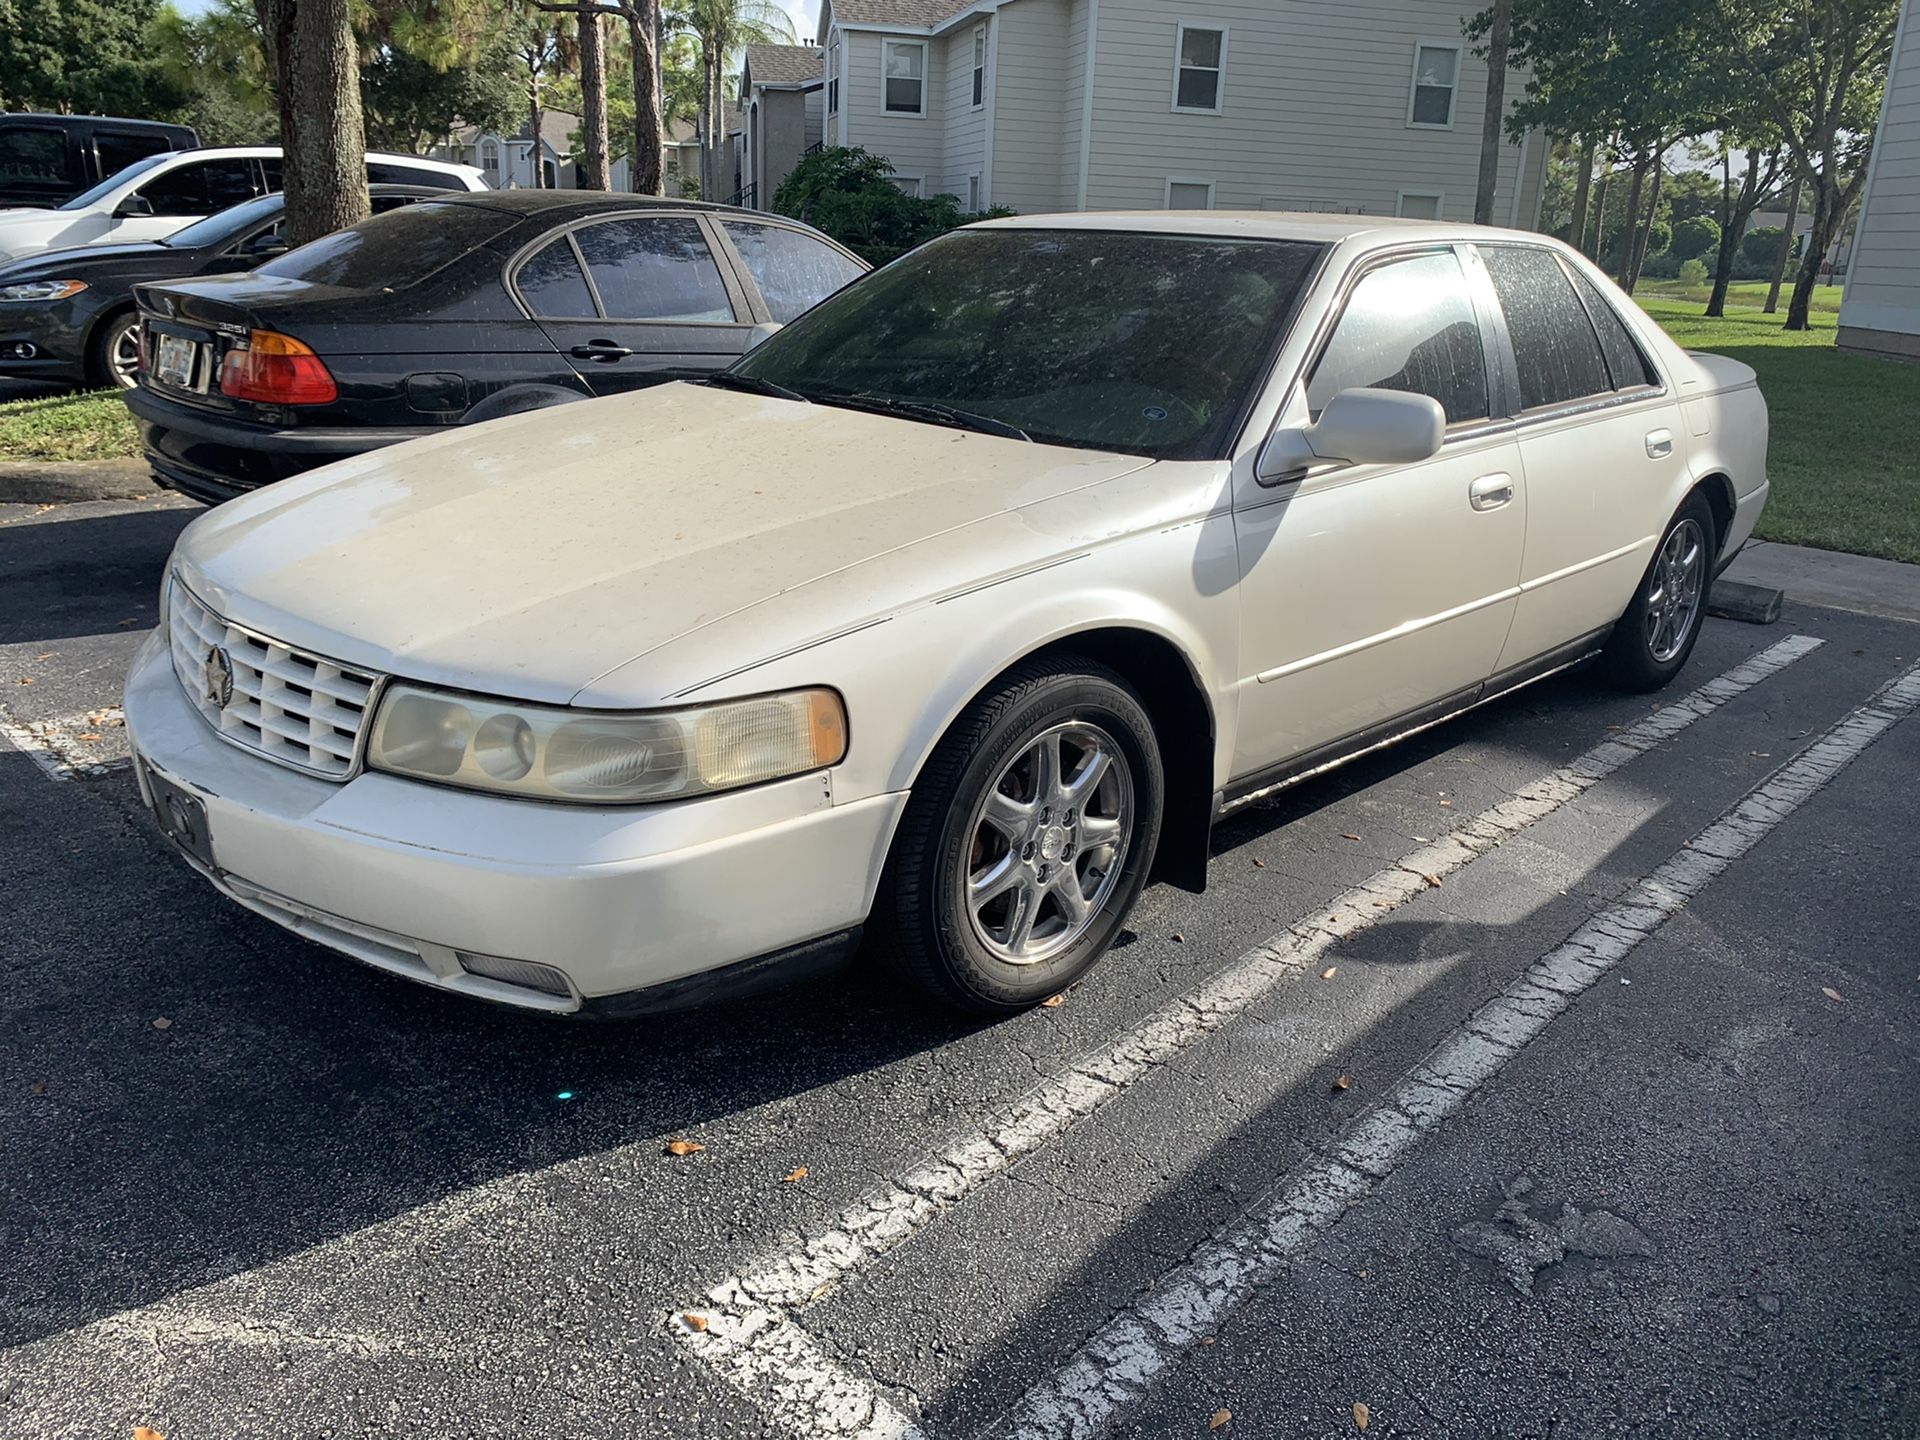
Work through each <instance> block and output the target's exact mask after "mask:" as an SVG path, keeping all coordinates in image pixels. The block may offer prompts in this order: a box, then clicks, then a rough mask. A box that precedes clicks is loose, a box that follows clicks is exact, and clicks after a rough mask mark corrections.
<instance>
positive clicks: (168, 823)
mask: <svg viewBox="0 0 1920 1440" xmlns="http://www.w3.org/2000/svg"><path fill="white" fill-rule="evenodd" d="M133 763H134V764H136V765H138V766H139V767H140V773H141V774H142V775H143V776H144V777H145V778H146V782H147V790H148V793H149V794H151V795H152V796H153V818H154V819H155V820H157V821H159V822H160V830H161V833H162V834H164V835H165V836H166V837H167V838H168V839H169V840H171V841H172V842H173V843H174V844H176V845H178V846H179V847H180V848H181V849H182V850H184V851H185V852H186V853H187V855H188V856H189V857H190V858H191V859H193V860H195V861H197V862H198V863H199V864H200V865H202V866H204V867H205V868H206V869H207V870H209V871H211V872H213V873H214V874H216V875H217V874H219V873H220V867H219V866H217V865H215V864H214V863H213V835H212V833H211V832H210V831H209V830H208V829H207V807H206V802H205V801H203V800H201V799H200V797H199V796H198V795H194V794H191V793H190V792H188V791H187V790H184V789H182V788H181V787H180V786H178V785H176V784H174V783H173V782H172V781H171V780H168V779H166V778H165V777H164V776H162V775H161V774H160V772H159V771H157V770H155V769H154V768H153V767H152V766H151V765H149V764H147V763H146V762H145V761H143V760H141V759H139V758H138V757H135V759H134V762H133Z"/></svg>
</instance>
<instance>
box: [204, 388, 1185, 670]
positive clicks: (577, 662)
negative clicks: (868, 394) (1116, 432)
mask: <svg viewBox="0 0 1920 1440" xmlns="http://www.w3.org/2000/svg"><path fill="white" fill-rule="evenodd" d="M1149 463H1151V462H1149V461H1147V460H1145V459H1142V458H1141V457H1138V456H1131V455H1112V454H1105V453H1101V452H1097V451H1085V450H1070V449H1064V448H1060V447H1056V446H1047V445H1038V444H1029V443H1026V442H1023V441H1018V440H1006V439H1000V438H998V437H995V436H988V435H980V434H976V433H973V432H970V431H961V430H952V429H947V428H945V427H941V426H936V425H930V424H922V423H919V422H915V421H910V420H901V419H895V418H892V417H887V416H880V415H872V414H865V413H860V412H855V411H849V410H845V409H837V408H832V407H829V406H824V405H806V404H800V403H797V402H792V401H782V400H773V399H764V398H761V397H759V396H755V395H748V394H742V393H739V392H734V391H723V390H718V389H712V388H708V387H705V386H698V385H687V384H672V385H665V386H661V387H659V388H656V389H652V390H647V391H643V392H641V393H639V394H635V395H628V396H620V397H614V398H610V399H606V400H598V401H588V402H582V403H579V404H574V405H563V406H558V407H555V408H553V409H549V410H541V411H535V412H533V413H532V414H527V415H519V416H514V417H511V418H509V419H505V420H499V421H495V422H492V423H491V424H487V425H481V426H476V427H474V428H472V429H466V430H456V431H450V432H448V433H447V434H446V435H442V436H435V437H433V438H430V439H427V440H422V441H416V442H413V443H411V444H408V445H403V446H399V447H396V448H393V449H388V450H381V451H375V452H372V453H370V454H368V455H364V456H360V457H358V458H356V459H353V460H348V461H344V462H342V463H340V464H337V465H333V466H329V467H327V468H326V469H323V470H317V471H314V472H311V473H310V474H308V475H305V476H301V477H299V478H297V479H294V480H289V481H282V482H280V483H279V484H277V485H274V486H272V487H271V488H269V489H266V490H263V491H261V492H259V493H258V494H255V495H251V496H247V497H245V498H243V499H240V500H236V501H233V502H230V503H229V504H226V505H223V506H221V507H220V508H218V509H217V510H214V511H211V512H209V513H208V514H207V515H206V516H204V517H202V518H201V519H200V520H198V521H196V522H195V523H194V524H193V525H192V526H190V527H189V528H188V530H187V531H186V533H185V534H184V535H183V536H182V538H181V541H180V546H179V549H178V550H177V552H176V564H177V568H178V570H179V573H180V575H181V577H182V579H183V580H185V582H186V583H187V584H189V585H190V586H191V587H192V588H193V589H194V590H195V591H196V592H197V593H198V594H199V595H200V597H201V598H202V599H203V600H205V601H206V602H207V603H208V604H210V605H212V606H213V607H214V608H215V609H216V610H219V611H220V612H221V613H223V614H225V615H226V616H227V617H228V619H230V620H231V621H233V622H234V623H236V624H238V625H241V626H243V627H245V628H249V629H253V630H257V631H259V632H261V633H262V634H265V635H268V636H271V637H273V638H275V639H279V640H282V641H285V642H287V643H290V644H293V645H296V646H299V647H302V648H306V649H309V650H312V651H315V652H317V653H320V654H322V655H326V656H329V657H331V658H333V659H336V660H340V661H344V662H346V663H348V664H353V665H360V666H365V667H368V668H371V669H375V670H378V671H381V672H384V673H388V674H394V675H402V676H406V677H409V678H412V679H416V680H421V681H426V682H430V683H438V684H446V685H452V686H457V687H460V688H464V689H471V690H478V691H487V692H492V693H496V694H504V695H509V696H515V697H520V698H525V699H529V700H545V701H550V702H554V703H565V702H566V701H568V700H570V699H572V698H573V697H574V696H575V695H577V694H578V693H579V692H580V691H581V690H582V689H583V688H585V687H586V686H588V685H589V684H590V683H592V682H593V681H594V680H595V679H597V678H598V677H600V676H602V675H605V674H607V673H608V672H609V671H612V670H614V669H616V668H618V667H621V666H623V665H626V664H629V663H630V662H632V661H634V660H636V659H638V658H640V657H641V656H644V655H646V654H648V653H649V652H651V651H653V650H656V649H658V648H659V647H661V646H663V645H667V644H669V643H670V642H673V641H675V640H681V639H685V638H686V637H689V636H691V635H693V634H694V633H695V632H697V631H699V630H701V629H702V628H703V627H707V626H710V625H713V624H714V623H715V622H716V621H719V620H722V619H725V618H727V617H730V616H739V615H740V614H741V612H743V611H746V610H748V609H751V608H752V607H756V606H758V607H761V610H760V612H758V613H760V614H761V615H763V616H764V620H763V623H761V624H757V625H754V626H750V627H742V626H741V625H739V624H735V625H732V626H728V627H726V629H727V630H728V632H730V633H733V634H736V635H737V634H739V633H740V632H741V631H742V630H743V628H746V629H750V630H752V631H753V632H755V633H754V637H753V652H752V653H751V654H747V653H745V652H744V651H743V653H742V654H741V655H740V656H732V655H717V654H716V655H711V656H709V655H702V656H701V657H700V660H701V663H702V665H703V666H704V667H705V669H706V671H707V673H712V672H713V671H715V670H718V669H724V668H725V667H726V665H727V664H728V663H735V662H737V663H740V664H747V663H750V662H751V661H753V660H755V659H758V658H761V657H764V656H765V655H767V654H769V653H773V652H776V651H778V650H779V649H780V648H781V643H780V642H781V641H782V640H783V639H790V641H791V643H795V644H797V643H804V642H805V641H806V640H808V639H811V638H817V637H816V636H813V635H810V634H795V635H793V636H791V637H787V636H785V635H784V629H785V628H787V627H797V626H799V625H801V624H803V623H804V624H805V625H808V626H817V623H818V621H817V618H816V619H810V620H808V621H805V622H799V621H786V622H784V624H783V619H782V616H783V613H798V612H802V611H806V610H808V609H809V608H810V607H806V606H801V605H799V604H797V603H790V604H788V605H784V606H783V604H782V603H781V602H782V600H783V599H788V598H789V597H792V596H793V595H794V592H796V591H798V590H800V589H801V588H802V587H805V586H808V585H811V584H813V583H814V582H816V581H819V580H821V579H823V578H824V577H827V576H829V575H835V574H839V573H842V572H845V571H848V570H850V569H852V568H854V567H857V566H860V565H862V564H864V563H866V562H869V561H872V560H874V559H877V558H878V557H880V556H882V555H886V554H889V553H891V552H895V551H898V550H900V549H902V548H903V547H906V546H910V545H913V544H916V543H919V542H922V541H929V540H932V539H933V538H934V537H937V536H946V535H949V534H951V532H954V531H958V530H960V529H962V528H963V527H966V526H969V525H973V524H975V523H977V522H979V521H982V520H985V519H987V518H989V517H991V516H995V515H999V514H1003V513H1005V512H1007V511H1010V510H1017V509H1019V508H1021V507H1023V506H1027V505H1032V504H1037V503H1039V502H1041V501H1045V500H1048V499H1051V498H1053V497H1055V496H1058V495H1062V494H1065V493H1066V492H1068V491H1071V490H1075V489H1079V488H1082V487H1085V486H1087V485H1092V484H1098V483H1100V482H1101V481H1104V480H1108V479H1111V478H1113V477H1115V476H1118V475H1123V474H1126V473H1128V472H1130V471H1134V470H1137V469H1140V468H1141V467H1142V466H1144V465H1147V464H1149ZM989 568H991V567H989ZM853 588H854V589H855V590H856V591H857V590H858V589H859V588H860V587H853ZM895 598H898V597H895ZM887 603H889V600H888V597H884V596H881V595H879V594H877V593H876V594H873V595H870V596H867V597H866V598H865V599H864V600H862V601H859V602H852V601H850V602H849V607H848V613H847V614H845V615H839V614H836V615H834V616H833V617H832V623H831V624H830V625H829V627H828V628H829V630H832V629H837V628H844V626H845V625H850V624H857V623H860V622H861V621H862V620H864V619H866V618H868V614H869V613H870V612H871V610H872V609H873V608H874V607H875V606H884V605H885V604H887ZM854 609H862V610H863V613H860V614H856V613H852V611H853V610H854ZM692 644H693V645H694V647H695V648H696V649H697V646H698V642H697V641H695V642H692ZM677 648H678V650H679V651H682V652H683V651H685V650H686V648H687V647H686V646H681V647H677Z"/></svg>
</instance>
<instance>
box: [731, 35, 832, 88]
mask: <svg viewBox="0 0 1920 1440" xmlns="http://www.w3.org/2000/svg"><path fill="white" fill-rule="evenodd" d="M747 74H749V75H750V76H752V77H753V83H754V84H756V85H805V84H808V83H809V82H811V81H814V80H818V79H819V78H820V50H819V47H818V46H814V45H749V46H747Z"/></svg>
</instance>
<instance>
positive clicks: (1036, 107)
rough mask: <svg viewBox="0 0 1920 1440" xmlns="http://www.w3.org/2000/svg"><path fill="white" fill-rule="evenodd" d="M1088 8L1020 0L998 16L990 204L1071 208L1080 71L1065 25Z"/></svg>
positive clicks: (1072, 1)
mask: <svg viewBox="0 0 1920 1440" xmlns="http://www.w3.org/2000/svg"><path fill="white" fill-rule="evenodd" d="M1086 8H1087V0H1019V3H1018V4H1014V5H1008V6H1005V7H1003V8H1002V9H1001V10H1000V12H999V15H998V16H997V17H996V18H997V23H998V25H999V27H1000V34H999V37H998V40H999V43H998V46H997V53H996V54H995V57H994V73H993V77H992V79H993V87H994V88H993V189H992V193H991V195H989V196H988V199H990V200H991V201H992V203H993V204H995V205H1005V206H1008V207H1010V208H1011V209H1014V210H1021V211H1025V212H1027V213H1029V214H1031V213H1034V212H1044V211H1050V210H1071V209H1072V208H1073V188H1072V187H1073V185H1074V183H1075V177H1076V176H1077V175H1078V174H1079V163H1080V139H1079V135H1080V79H1081V76H1082V75H1083V74H1084V69H1083V67H1082V64H1081V61H1080V60H1079V56H1080V54H1081V53H1082V52H1081V51H1080V50H1079V49H1078V48H1077V47H1075V46H1074V44H1073V42H1072V38H1071V35H1070V28H1071V27H1070V23H1069V21H1070V18H1071V15H1072V13H1073V12H1078V13H1080V14H1081V15H1083V16H1084V14H1085V12H1086ZM1081 33H1082V34H1084V33H1085V30H1084V26H1083V28H1082V32H1081ZM1063 62H1064V63H1063ZM1063 71H1064V73H1063ZM1069 147H1070V148H1071V158H1069V154H1068V151H1069Z"/></svg>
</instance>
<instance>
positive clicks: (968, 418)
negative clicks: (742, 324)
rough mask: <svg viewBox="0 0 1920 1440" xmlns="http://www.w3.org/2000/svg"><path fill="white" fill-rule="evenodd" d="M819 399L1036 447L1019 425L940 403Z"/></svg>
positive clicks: (866, 395)
mask: <svg viewBox="0 0 1920 1440" xmlns="http://www.w3.org/2000/svg"><path fill="white" fill-rule="evenodd" d="M819 398H820V400H821V402H822V403H823V404H827V405H845V406H846V407H847V408H848V409H849V410H872V411H874V412H876V413H877V414H881V415H899V416H901V417H903V418H906V419H910V420H932V421H933V422H935V423H936V424H940V425H952V426H955V427H957V428H958V429H961V430H978V431H979V432H980V433H981V434H982V435H998V436H1000V437H1001V438H1002V439H1005V440H1025V441H1026V442H1027V443H1028V444H1032V443H1033V436H1031V435H1029V434H1028V433H1027V432H1026V431H1024V430H1022V429H1021V428H1020V427H1019V426H1018V425H1010V424H1008V423H1007V422H1006V421H1005V420H996V419H994V418H993V417H992V416H991V415H977V414H975V413H974V412H973V411H971V410H961V409H958V408H956V407H955V406H952V405H942V404H941V403H940V402H939V401H938V400H905V399H902V398H901V397H899V396H897V395H875V394H872V393H870V392H867V391H861V392H859V393H858V394H847V395H840V394H835V395H822V396H820V397H819Z"/></svg>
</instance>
